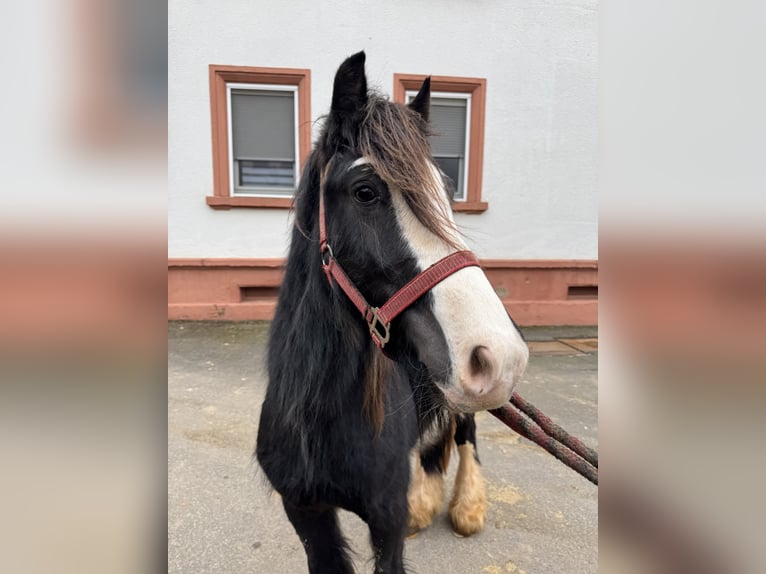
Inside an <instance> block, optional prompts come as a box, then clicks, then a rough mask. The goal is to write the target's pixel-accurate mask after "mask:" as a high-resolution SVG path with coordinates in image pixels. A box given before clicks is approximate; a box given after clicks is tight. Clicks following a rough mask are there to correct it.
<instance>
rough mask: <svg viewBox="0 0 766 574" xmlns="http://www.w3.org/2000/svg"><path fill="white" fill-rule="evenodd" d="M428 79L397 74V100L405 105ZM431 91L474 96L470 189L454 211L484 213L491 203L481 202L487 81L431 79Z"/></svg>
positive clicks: (478, 79)
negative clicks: (411, 91) (409, 97)
mask: <svg viewBox="0 0 766 574" xmlns="http://www.w3.org/2000/svg"><path fill="white" fill-rule="evenodd" d="M425 78H426V76H424V75H420V74H394V101H395V102H399V103H402V104H403V103H405V94H406V92H407V91H408V90H414V91H417V90H419V89H420V86H421V85H422V84H423V80H425ZM431 91H433V92H452V93H456V94H471V131H470V132H469V134H470V135H469V139H470V146H469V149H468V162H467V163H468V166H467V169H468V187H467V189H466V196H465V197H466V198H465V201H453V202H452V210H453V211H457V212H463V213H482V212H484V211H486V210H487V208H488V207H489V204H488V203H487V202H486V201H482V199H481V182H482V169H483V165H484V116H485V110H486V99H487V80H486V79H485V78H462V77H457V76H431Z"/></svg>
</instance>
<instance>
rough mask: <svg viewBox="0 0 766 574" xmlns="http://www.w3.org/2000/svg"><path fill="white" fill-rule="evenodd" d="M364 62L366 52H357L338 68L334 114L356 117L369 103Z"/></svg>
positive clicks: (334, 95) (334, 89) (333, 102)
mask: <svg viewBox="0 0 766 574" xmlns="http://www.w3.org/2000/svg"><path fill="white" fill-rule="evenodd" d="M364 60H365V55H364V52H357V53H356V54H354V55H353V56H350V57H349V58H347V59H346V61H345V62H343V63H342V64H341V65H340V67H339V68H338V71H337V72H336V74H335V84H334V86H333V91H332V106H331V107H330V111H331V112H332V113H334V114H338V115H339V116H341V117H344V116H348V115H355V114H356V113H357V112H358V111H359V110H360V109H361V108H362V107H364V105H365V104H366V103H367V77H366V76H365V75H364Z"/></svg>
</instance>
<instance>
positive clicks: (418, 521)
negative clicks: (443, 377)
mask: <svg viewBox="0 0 766 574" xmlns="http://www.w3.org/2000/svg"><path fill="white" fill-rule="evenodd" d="M454 428H455V427H454V425H453V424H451V425H450V426H449V427H448V428H447V430H446V431H445V432H444V434H443V436H442V438H441V440H440V441H439V442H437V443H436V444H433V445H426V446H425V447H422V448H421V451H420V452H419V453H417V452H416V453H415V455H414V456H413V457H412V470H411V479H410V489H409V492H408V494H407V505H408V509H409V524H408V527H409V530H410V532H417V531H418V530H422V529H423V528H426V527H427V526H429V525H430V524H431V522H432V521H433V518H434V516H436V515H437V514H438V513H439V511H440V510H441V509H442V506H443V505H444V473H445V472H446V471H447V466H448V465H449V458H450V450H451V449H452V434H453V432H454Z"/></svg>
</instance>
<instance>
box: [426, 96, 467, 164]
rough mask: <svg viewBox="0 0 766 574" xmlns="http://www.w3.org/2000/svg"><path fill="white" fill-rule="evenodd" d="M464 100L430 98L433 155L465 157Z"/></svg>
mask: <svg viewBox="0 0 766 574" xmlns="http://www.w3.org/2000/svg"><path fill="white" fill-rule="evenodd" d="M465 122H466V100H464V99H462V98H431V129H432V130H433V132H434V135H433V136H432V137H431V146H432V147H433V151H434V155H435V156H437V155H438V156H458V157H465Z"/></svg>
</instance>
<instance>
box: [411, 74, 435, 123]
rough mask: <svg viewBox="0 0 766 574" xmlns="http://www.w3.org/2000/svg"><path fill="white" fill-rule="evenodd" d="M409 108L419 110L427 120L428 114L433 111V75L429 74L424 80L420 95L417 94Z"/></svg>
mask: <svg viewBox="0 0 766 574" xmlns="http://www.w3.org/2000/svg"><path fill="white" fill-rule="evenodd" d="M408 106H409V108H410V109H411V110H414V111H416V112H418V113H419V114H420V115H421V116H423V119H424V120H425V121H426V122H427V121H428V116H429V113H430V111H431V76H428V77H427V78H426V79H425V80H423V85H422V86H420V91H419V92H418V95H417V96H415V99H413V100H412V101H411V102H410V103H409V104H408Z"/></svg>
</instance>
